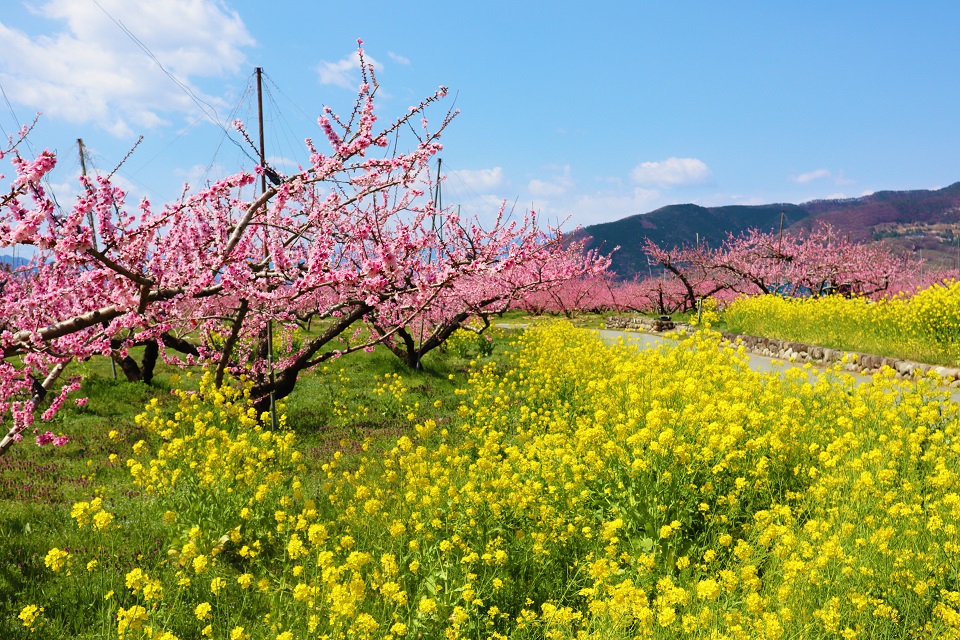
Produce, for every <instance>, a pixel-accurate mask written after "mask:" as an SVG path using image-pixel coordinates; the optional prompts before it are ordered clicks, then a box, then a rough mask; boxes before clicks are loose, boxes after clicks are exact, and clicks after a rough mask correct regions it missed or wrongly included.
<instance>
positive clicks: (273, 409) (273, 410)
mask: <svg viewBox="0 0 960 640" xmlns="http://www.w3.org/2000/svg"><path fill="white" fill-rule="evenodd" d="M257 120H258V122H259V123H260V167H261V168H262V169H263V171H261V172H260V193H266V191H267V172H266V169H267V156H266V153H265V151H264V142H263V68H262V67H257ZM267 211H268V209H267V204H266V203H264V205H263V212H264V214H266V213H267ZM264 217H266V215H264ZM269 238H270V228H269V227H268V226H267V225H264V226H263V257H264V258H266V257H267V256H268V255H269V253H270V251H269V249H268V247H267V245H268V240H269ZM268 268H269V265H268ZM267 286H268V287H269V282H268V284H267ZM267 362H268V363H269V365H270V427H271V428H272V429H273V430H274V431H276V430H277V400H276V393H275V392H274V389H273V387H274V385H275V384H276V382H277V378H276V372H275V371H274V370H273V319H272V318H270V319H268V320H267Z"/></svg>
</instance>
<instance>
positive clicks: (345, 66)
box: [317, 51, 381, 89]
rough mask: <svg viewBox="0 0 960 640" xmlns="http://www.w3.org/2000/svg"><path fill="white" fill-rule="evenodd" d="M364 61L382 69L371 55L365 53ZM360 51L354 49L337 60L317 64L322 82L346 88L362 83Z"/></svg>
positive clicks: (354, 87)
mask: <svg viewBox="0 0 960 640" xmlns="http://www.w3.org/2000/svg"><path fill="white" fill-rule="evenodd" d="M363 61H364V62H365V63H366V64H370V65H373V68H374V70H379V69H381V65H380V63H379V62H377V61H376V60H374V59H373V58H372V57H371V56H370V55H368V54H366V53H364V54H363ZM359 71H360V52H359V51H354V52H352V53H351V54H349V55H348V56H346V57H344V58H340V59H339V60H337V61H336V62H329V61H327V60H321V61H320V64H319V65H317V73H318V74H320V84H332V85H334V86H336V87H343V88H344V89H356V88H357V87H358V86H359V85H360V73H359Z"/></svg>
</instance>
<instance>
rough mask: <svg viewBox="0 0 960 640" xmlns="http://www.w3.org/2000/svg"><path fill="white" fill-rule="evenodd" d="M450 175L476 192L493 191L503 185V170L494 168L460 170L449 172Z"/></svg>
mask: <svg viewBox="0 0 960 640" xmlns="http://www.w3.org/2000/svg"><path fill="white" fill-rule="evenodd" d="M447 173H448V175H451V176H455V177H456V178H457V180H458V181H459V182H462V183H463V184H464V185H466V186H467V188H469V189H473V190H474V191H484V190H486V189H493V188H495V187H498V186H500V185H501V184H502V183H503V169H502V168H501V167H494V168H492V169H458V170H457V171H449V172H447Z"/></svg>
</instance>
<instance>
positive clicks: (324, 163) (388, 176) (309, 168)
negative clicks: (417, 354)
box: [0, 51, 609, 455]
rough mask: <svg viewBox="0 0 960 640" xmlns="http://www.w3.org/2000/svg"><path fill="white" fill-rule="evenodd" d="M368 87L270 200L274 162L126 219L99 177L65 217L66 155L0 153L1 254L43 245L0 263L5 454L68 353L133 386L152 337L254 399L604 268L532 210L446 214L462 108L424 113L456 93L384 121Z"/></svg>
mask: <svg viewBox="0 0 960 640" xmlns="http://www.w3.org/2000/svg"><path fill="white" fill-rule="evenodd" d="M361 58H362V51H361ZM363 80H364V81H363V84H362V85H361V86H360V88H359V91H358V95H357V100H356V103H355V106H354V109H353V112H352V115H351V117H350V118H345V119H341V118H339V117H338V116H337V115H336V114H334V113H333V111H332V110H331V109H329V108H324V111H323V116H322V117H321V118H320V123H321V127H322V128H323V130H324V132H325V134H326V137H327V139H328V142H329V150H328V151H326V152H325V153H320V152H319V151H318V150H317V149H316V148H314V146H313V143H312V142H310V141H307V154H308V155H309V162H308V163H306V164H305V166H303V167H302V168H301V170H299V171H298V172H296V173H294V174H292V175H289V176H280V177H279V184H274V185H273V186H270V187H269V188H267V189H266V191H265V192H262V193H261V192H260V190H259V188H258V184H259V180H257V179H256V177H257V175H261V174H267V175H274V176H279V174H278V173H276V172H274V171H273V170H272V169H270V168H269V167H257V168H256V169H255V170H254V171H252V172H241V173H238V174H236V175H233V176H230V177H227V178H224V179H222V180H220V181H218V182H216V183H214V184H212V185H209V186H207V187H206V188H203V189H201V190H198V191H190V190H189V189H187V190H185V194H184V196H183V197H181V198H180V199H179V200H177V201H175V202H172V203H170V204H167V205H166V206H163V207H160V208H158V207H155V206H153V205H152V204H151V203H150V202H148V201H146V200H144V201H142V202H140V203H138V205H137V206H135V207H132V208H131V207H128V206H127V203H126V194H125V193H124V192H123V191H122V190H121V189H119V188H117V187H116V186H115V185H114V184H112V183H111V181H110V179H109V178H106V177H97V178H96V179H82V180H81V189H80V195H79V196H78V198H77V200H76V202H75V203H74V205H73V207H72V208H68V209H67V210H61V209H60V208H58V207H56V206H55V205H54V203H53V202H52V200H51V198H49V197H48V196H47V194H46V193H45V192H44V191H43V179H44V178H45V176H47V174H49V172H50V171H51V170H52V169H53V167H54V166H55V160H56V158H55V156H54V155H53V154H52V153H51V152H48V151H45V152H43V153H42V154H40V155H39V156H38V157H37V158H35V159H32V160H31V159H25V158H23V157H21V155H20V152H19V151H18V150H17V149H16V147H15V146H11V147H10V148H8V149H6V150H5V153H7V155H8V157H11V158H12V162H13V165H14V167H15V169H16V172H17V177H16V179H15V180H14V182H13V185H12V188H11V191H10V193H9V194H8V195H6V196H2V197H0V247H10V246H13V245H16V244H28V245H32V247H33V248H34V252H35V258H34V260H33V262H32V263H31V264H30V265H28V266H27V267H21V268H17V269H13V270H2V271H0V327H2V331H0V351H2V354H3V358H2V360H0V416H3V417H4V418H6V417H7V416H9V417H10V419H11V422H12V427H11V428H10V432H9V433H8V435H7V437H6V438H4V439H3V441H0V455H2V453H3V451H5V450H6V447H8V446H9V444H10V442H12V441H13V440H15V436H16V435H18V434H19V432H20V431H21V430H23V429H24V428H25V427H27V426H29V425H30V424H32V422H33V420H34V414H35V413H39V415H40V417H42V419H44V420H49V419H51V418H52V417H53V415H54V414H55V413H56V412H57V411H58V410H59V409H60V407H61V406H62V404H63V402H64V401H65V399H66V396H67V394H68V393H71V392H73V391H75V390H76V389H77V388H78V386H79V384H78V382H77V381H76V380H73V381H71V382H69V383H67V384H66V385H63V386H61V387H60V390H59V391H58V392H57V393H56V394H55V396H54V397H53V400H52V402H50V401H49V399H45V397H46V395H47V394H46V391H47V390H49V389H52V388H53V386H54V385H55V384H59V383H57V378H58V377H59V376H60V374H61V372H62V371H63V370H64V369H66V368H68V367H69V366H70V363H71V362H73V361H82V360H84V359H86V358H89V357H92V356H95V355H108V356H110V357H113V358H114V359H115V360H117V362H118V364H121V365H122V369H123V371H124V372H125V373H126V375H127V376H128V377H130V379H137V376H139V375H144V372H145V371H146V370H147V363H146V361H144V363H143V364H142V365H141V364H139V363H137V362H135V361H134V360H133V358H132V356H131V353H134V352H133V351H132V349H133V348H134V347H137V346H151V345H152V346H153V347H155V348H154V349H153V353H154V357H159V358H160V359H162V360H163V361H165V362H169V363H179V364H187V363H205V364H208V365H210V366H211V367H212V368H213V369H215V370H216V372H217V379H218V380H222V379H223V376H225V375H226V374H227V373H233V374H246V375H248V376H250V378H251V379H252V380H254V381H255V385H254V389H253V394H254V397H255V398H256V399H257V402H262V401H263V399H264V398H267V397H268V394H270V393H274V394H275V395H277V396H278V397H282V396H283V395H286V394H288V393H290V391H291V390H292V389H293V386H294V385H295V383H296V380H297V377H298V376H299V375H300V373H302V372H303V371H306V370H308V369H309V368H311V367H313V366H316V365H317V364H319V363H320V362H323V361H325V360H327V359H330V358H335V357H338V356H339V355H342V354H343V353H346V352H349V351H359V350H363V349H370V348H371V347H372V346H373V345H375V344H377V343H381V342H386V343H390V344H394V345H396V344H398V343H401V342H405V340H406V339H407V338H409V336H410V334H409V332H408V331H407V328H408V327H411V326H413V325H414V323H415V322H419V324H420V326H422V327H425V329H424V331H423V332H422V337H421V338H420V339H419V342H420V343H421V344H420V347H418V348H425V349H427V350H428V349H429V348H433V347H434V346H436V344H438V343H440V342H442V341H443V340H444V339H445V337H446V336H447V335H449V333H450V332H451V331H452V330H455V328H456V327H458V326H460V325H461V324H463V323H464V322H465V321H466V319H468V318H470V317H476V316H481V317H482V316H485V315H488V314H490V313H494V312H496V311H499V310H502V309H504V308H506V307H507V306H508V305H509V304H510V303H511V302H512V301H513V300H515V299H517V298H519V297H521V296H524V295H527V294H530V293H533V292H536V291H539V290H542V289H544V288H546V287H549V286H553V285H556V284H557V283H560V282H563V281H565V280H568V279H571V278H577V277H580V276H583V275H591V274H592V275H597V274H601V273H603V272H604V271H605V269H606V267H607V265H608V264H609V261H608V260H607V259H605V258H603V257H602V256H599V255H597V254H585V253H583V252H582V247H581V246H580V245H576V244H574V245H570V244H568V243H566V242H565V240H564V238H563V237H562V236H561V235H560V234H559V233H558V232H557V230H555V229H542V228H541V227H540V226H539V225H538V224H537V220H536V216H534V215H532V214H528V215H527V216H525V217H524V218H523V219H522V220H513V221H511V220H508V219H507V216H505V215H504V210H503V208H501V211H500V215H499V217H498V218H497V219H496V220H495V222H494V223H493V224H491V225H487V226H484V225H482V224H480V222H479V220H478V219H477V218H471V217H470V216H463V217H461V216H460V215H457V214H456V213H455V212H454V211H453V210H450V209H439V208H437V207H436V206H435V203H433V202H432V201H430V200H429V199H428V198H429V196H427V195H426V194H432V193H434V186H435V185H434V183H433V181H432V180H431V178H430V172H429V164H430V163H431V161H432V159H433V158H434V156H436V154H437V153H439V151H440V150H441V149H442V146H441V144H440V135H441V133H442V132H443V131H444V129H445V128H446V127H447V126H448V125H449V124H450V122H451V121H452V119H453V118H454V116H455V115H456V112H447V113H446V114H445V115H444V116H443V117H442V118H440V119H439V120H434V121H433V122H432V123H431V121H429V120H427V119H426V118H425V117H424V115H425V112H426V111H427V110H428V108H430V107H431V105H432V104H433V103H434V102H436V101H438V100H441V99H442V98H443V97H444V96H445V95H446V94H447V89H446V88H445V87H441V88H440V89H439V90H438V91H437V92H436V93H434V94H433V95H432V96H430V97H428V98H426V99H425V100H423V101H422V102H420V103H419V104H418V105H417V106H415V107H413V108H412V109H411V110H410V111H409V112H406V113H404V114H403V115H401V116H400V117H398V118H397V119H396V120H394V121H393V122H391V123H389V124H387V125H385V126H383V125H381V126H380V127H378V124H377V122H378V120H377V118H376V117H375V115H374V113H375V111H374V96H375V94H376V91H377V84H376V79H375V77H374V75H373V69H372V67H369V65H367V66H365V67H364V78H363ZM414 118H418V119H419V122H420V124H421V126H420V127H416V126H414V122H415V120H414ZM234 124H235V126H236V127H238V128H239V129H241V130H242V127H243V125H242V123H239V122H237V123H234ZM431 127H432V128H431ZM405 136H412V139H410V140H407V139H406V138H405ZM397 149H410V151H409V152H406V153H401V152H396V151H395V150H397ZM378 154H379V156H378ZM268 169H270V170H269V171H268ZM91 217H92V223H91ZM313 320H322V321H323V322H324V327H325V330H324V331H323V332H322V333H321V334H320V335H311V337H310V339H309V340H306V341H302V342H296V343H295V342H294V341H293V340H289V339H287V340H285V339H282V336H284V335H287V336H289V335H291V334H292V333H293V330H294V329H295V328H296V327H298V326H304V325H306V324H307V323H309V322H312V321H313ZM270 326H273V327H274V334H275V335H277V336H278V339H277V340H275V341H274V345H273V349H272V350H270V349H268V348H267V347H266V345H265V344H264V339H263V337H264V336H265V335H267V329H268V327H270ZM145 351H146V349H145ZM174 351H177V352H179V353H181V354H183V357H179V356H177V355H176V354H175V353H174ZM268 353H269V355H271V356H273V357H268ZM14 362H16V363H17V364H16V365H14V364H13V363H14ZM149 366H150V368H152V366H153V364H152V363H150V365H149ZM271 371H272V372H273V374H274V375H269V373H270V372H271ZM48 402H49V406H48V407H47V408H46V409H43V408H42V406H43V405H46V404H47V403H48ZM258 406H259V405H258ZM58 438H65V436H53V435H52V434H49V435H48V434H43V435H41V436H38V440H37V441H38V444H40V443H53V444H57V442H56V440H57V439H58ZM60 442H65V440H61V441H60Z"/></svg>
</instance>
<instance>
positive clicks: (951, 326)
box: [722, 280, 960, 366]
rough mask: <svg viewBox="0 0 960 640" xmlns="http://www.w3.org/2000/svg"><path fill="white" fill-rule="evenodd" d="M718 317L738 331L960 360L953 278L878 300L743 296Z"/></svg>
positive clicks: (959, 294) (958, 290) (957, 292)
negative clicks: (910, 293) (911, 291)
mask: <svg viewBox="0 0 960 640" xmlns="http://www.w3.org/2000/svg"><path fill="white" fill-rule="evenodd" d="M722 318H723V320H724V321H725V322H726V324H727V327H728V328H729V329H730V330H731V331H734V332H737V333H746V334H751V335H762V336H766V337H772V338H780V339H782V340H791V341H795V342H804V343H809V344H816V345H820V346H824V347H832V348H836V349H842V350H847V351H861V352H866V353H876V354H880V355H887V356H892V357H898V358H905V359H910V360H920V361H922V362H929V363H936V364H946V365H950V366H957V365H958V364H960V282H957V281H952V280H950V281H945V282H942V283H938V284H934V285H932V286H930V287H927V288H926V289H922V290H920V291H916V292H913V295H906V294H903V293H900V294H897V295H895V296H891V297H888V298H883V299H880V300H869V299H866V298H845V297H843V296H827V297H824V298H784V297H782V296H775V295H767V296H753V297H743V298H740V299H737V300H735V301H734V302H732V303H731V304H730V305H728V306H727V308H726V309H725V310H724V311H723V314H722Z"/></svg>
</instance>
